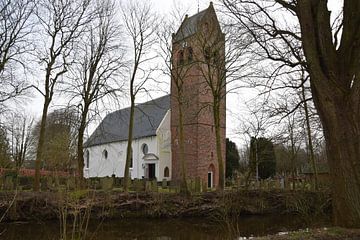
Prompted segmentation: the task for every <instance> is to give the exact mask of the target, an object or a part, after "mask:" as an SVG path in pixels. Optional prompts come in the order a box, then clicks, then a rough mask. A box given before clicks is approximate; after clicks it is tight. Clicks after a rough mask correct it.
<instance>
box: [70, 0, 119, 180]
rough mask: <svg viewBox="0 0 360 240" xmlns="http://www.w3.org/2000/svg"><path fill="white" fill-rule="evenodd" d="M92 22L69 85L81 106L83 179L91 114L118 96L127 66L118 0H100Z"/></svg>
mask: <svg viewBox="0 0 360 240" xmlns="http://www.w3.org/2000/svg"><path fill="white" fill-rule="evenodd" d="M93 8H94V11H95V14H94V19H93V20H92V22H91V24H89V25H88V26H86V28H85V31H86V32H85V34H84V35H83V36H82V37H81V41H79V44H78V47H77V56H76V60H75V64H73V66H71V67H70V73H71V76H70V77H69V81H67V82H66V83H65V84H66V85H67V89H66V91H67V93H68V94H70V96H71V97H72V99H73V101H74V102H75V104H76V105H77V106H78V107H79V110H80V124H79V128H78V141H77V170H78V176H79V180H80V183H81V182H82V179H83V170H84V150H83V145H84V133H85V129H86V127H87V125H88V123H89V119H90V117H89V114H90V113H91V110H92V107H93V105H94V103H96V102H98V101H100V100H101V99H103V98H104V97H106V96H110V95H112V96H114V97H116V91H119V90H121V84H122V83H123V81H122V79H119V77H120V73H121V70H122V68H123V65H124V62H123V49H122V47H121V45H120V39H121V34H120V26H119V25H118V24H117V23H116V19H115V9H116V5H115V3H114V1H110V0H108V1H105V2H101V3H100V2H97V4H94V6H93Z"/></svg>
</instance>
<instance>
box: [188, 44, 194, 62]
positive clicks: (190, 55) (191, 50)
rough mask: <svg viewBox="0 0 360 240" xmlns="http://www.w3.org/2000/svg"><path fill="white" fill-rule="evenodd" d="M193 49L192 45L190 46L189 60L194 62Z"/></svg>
mask: <svg viewBox="0 0 360 240" xmlns="http://www.w3.org/2000/svg"><path fill="white" fill-rule="evenodd" d="M193 58H194V56H193V49H192V47H188V62H192V61H193Z"/></svg>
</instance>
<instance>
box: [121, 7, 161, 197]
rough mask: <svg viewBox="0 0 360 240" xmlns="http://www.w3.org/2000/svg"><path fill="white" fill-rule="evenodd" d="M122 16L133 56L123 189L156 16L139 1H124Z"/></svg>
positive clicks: (127, 176) (128, 178) (130, 73)
mask: <svg viewBox="0 0 360 240" xmlns="http://www.w3.org/2000/svg"><path fill="white" fill-rule="evenodd" d="M122 16H123V20H124V24H125V29H126V33H127V35H128V37H129V41H130V43H129V44H130V45H131V48H130V49H131V52H132V54H133V58H131V59H130V62H131V63H130V64H131V66H130V67H129V71H128V73H129V85H130V89H129V95H130V116H129V132H128V139H127V141H128V144H127V150H126V163H125V172H124V191H125V192H127V191H128V184H129V180H130V175H129V169H130V164H131V159H132V147H131V143H132V140H133V127H134V110H135V98H136V96H137V94H138V93H139V92H140V91H142V90H144V88H143V87H144V85H145V83H146V82H147V81H148V80H149V79H150V77H151V74H152V71H151V70H150V69H148V70H146V71H144V69H143V67H144V64H145V63H148V62H149V61H150V60H152V59H153V58H154V56H151V55H149V50H150V49H151V48H152V45H153V44H154V43H156V38H155V30H156V28H157V17H156V15H155V14H154V13H153V12H152V11H151V7H150V5H148V4H145V3H144V4H143V3H140V2H133V1H131V2H128V4H127V5H124V6H123V7H122Z"/></svg>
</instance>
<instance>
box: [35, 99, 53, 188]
mask: <svg viewBox="0 0 360 240" xmlns="http://www.w3.org/2000/svg"><path fill="white" fill-rule="evenodd" d="M49 104H50V99H47V98H45V102H44V107H43V112H42V117H41V124H40V133H39V141H38V146H37V151H36V160H35V177H34V186H33V190H34V191H35V192H38V191H39V190H40V167H41V163H42V161H43V159H42V157H43V156H42V154H43V149H44V142H45V130H46V119H47V112H48V108H49Z"/></svg>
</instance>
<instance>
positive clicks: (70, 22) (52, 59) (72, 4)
mask: <svg viewBox="0 0 360 240" xmlns="http://www.w3.org/2000/svg"><path fill="white" fill-rule="evenodd" d="M89 4H90V0H81V1H75V0H65V1H62V0H54V1H52V0H51V1H50V0H41V1H39V3H38V7H37V9H36V14H37V17H38V19H39V22H40V24H41V27H42V35H41V36H42V39H43V45H44V46H43V49H41V50H39V52H38V58H39V62H40V64H41V66H44V72H45V76H44V79H43V84H44V86H43V87H44V89H43V90H41V89H40V88H38V87H36V89H37V90H38V92H39V93H41V95H42V96H43V97H44V105H43V111H42V117H41V124H40V134H39V142H38V145H37V153H36V160H35V180H34V191H39V180H40V165H41V162H42V160H43V159H42V151H43V145H44V140H45V138H44V137H45V128H46V117H47V113H48V108H49V106H50V103H51V101H52V99H53V96H54V92H55V86H56V85H57V82H58V80H59V79H60V78H61V77H63V75H64V74H65V73H66V72H67V71H68V67H69V65H70V64H71V63H72V59H71V54H72V51H73V46H74V43H75V42H76V40H77V39H78V38H79V36H80V34H81V32H82V30H83V27H84V25H86V24H87V23H88V22H89V21H90V19H91V17H90V16H89V14H88V7H89Z"/></svg>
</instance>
